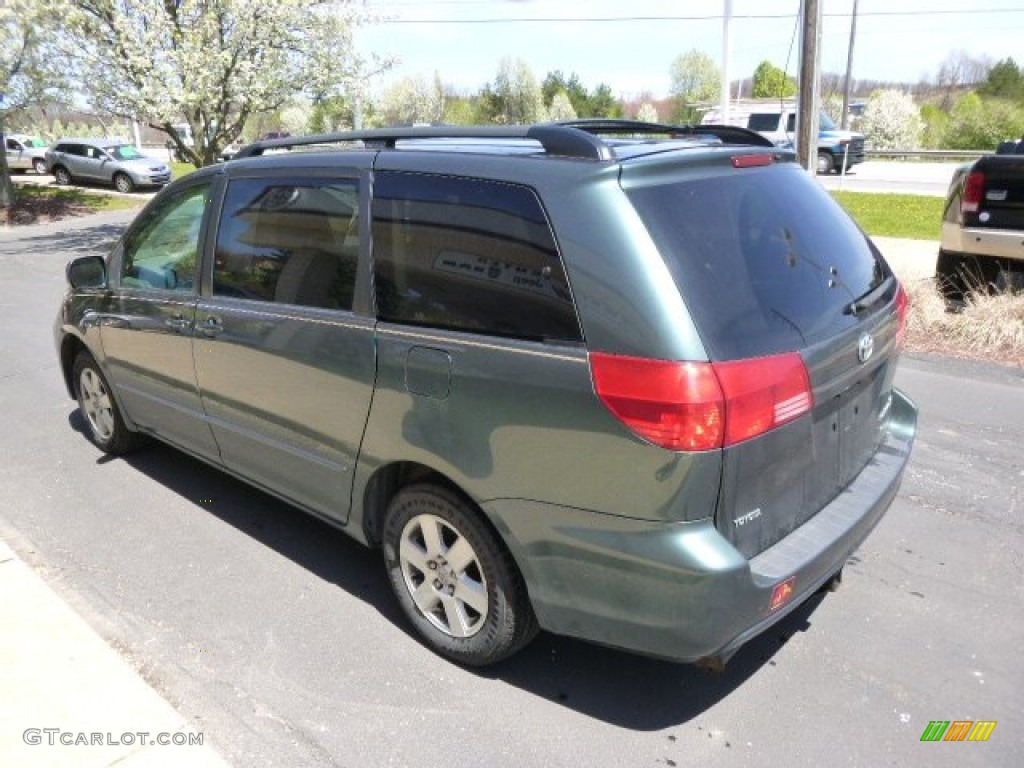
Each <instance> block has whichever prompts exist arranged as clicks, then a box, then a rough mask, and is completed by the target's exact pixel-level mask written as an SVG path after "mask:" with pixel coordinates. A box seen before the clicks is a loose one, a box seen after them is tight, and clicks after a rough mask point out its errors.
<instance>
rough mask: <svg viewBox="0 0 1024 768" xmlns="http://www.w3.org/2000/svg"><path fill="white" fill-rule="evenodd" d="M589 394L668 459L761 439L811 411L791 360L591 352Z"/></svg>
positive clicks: (802, 373)
mask: <svg viewBox="0 0 1024 768" xmlns="http://www.w3.org/2000/svg"><path fill="white" fill-rule="evenodd" d="M590 366H591V371H592V373H593V377H594V388H595V390H596V391H597V394H598V396H599V397H600V398H601V400H602V402H604V404H605V406H606V407H607V408H608V410H609V411H611V412H612V414H613V415H614V416H615V417H616V418H618V419H619V420H620V421H621V422H622V423H623V424H625V425H626V426H627V427H628V428H629V429H630V430H632V431H633V432H634V433H636V434H638V435H640V436H641V437H643V438H644V439H646V440H649V441H650V442H652V443H654V444H655V445H659V446H661V447H662V448H668V449H670V450H674V451H708V450H713V449H715V448H721V447H723V446H727V445H732V444H734V443H738V442H740V441H742V440H748V439H750V438H752V437H756V436H757V435H760V434H763V433H764V432H767V431H769V430H771V429H774V428H775V427H778V426H780V425H782V424H785V423H786V422H788V421H792V420H793V419H795V418H797V417H799V416H800V415H801V414H804V413H806V412H807V411H809V410H810V409H811V405H812V402H813V400H812V395H811V388H810V383H809V380H808V377H807V368H806V367H805V366H804V363H803V360H802V359H801V357H800V355H798V354H797V353H795V352H791V353H788V354H784V355H777V356H774V357H761V358H753V359H750V360H737V361H734V362H727V363H685V362H672V361H666V360H647V359H642V358H636V357H623V356H619V355H608V354H604V353H601V352H592V353H591V355H590Z"/></svg>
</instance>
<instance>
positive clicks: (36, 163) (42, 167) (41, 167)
mask: <svg viewBox="0 0 1024 768" xmlns="http://www.w3.org/2000/svg"><path fill="white" fill-rule="evenodd" d="M32 170H34V171H35V172H36V173H37V174H39V175H40V176H44V175H46V161H45V160H43V159H42V158H41V157H37V158H36V159H35V160H33V161H32Z"/></svg>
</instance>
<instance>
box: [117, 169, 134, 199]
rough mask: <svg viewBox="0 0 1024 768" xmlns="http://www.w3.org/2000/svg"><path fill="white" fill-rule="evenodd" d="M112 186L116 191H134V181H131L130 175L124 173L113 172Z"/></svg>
mask: <svg viewBox="0 0 1024 768" xmlns="http://www.w3.org/2000/svg"><path fill="white" fill-rule="evenodd" d="M114 188H115V189H116V190H117V191H118V192H123V193H124V194H126V195H127V194H128V193H129V192H134V191H135V182H134V181H132V179H131V177H130V176H129V175H128V174H126V173H115V174H114Z"/></svg>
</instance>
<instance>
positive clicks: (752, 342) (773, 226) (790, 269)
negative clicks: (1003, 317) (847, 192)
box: [627, 164, 889, 360]
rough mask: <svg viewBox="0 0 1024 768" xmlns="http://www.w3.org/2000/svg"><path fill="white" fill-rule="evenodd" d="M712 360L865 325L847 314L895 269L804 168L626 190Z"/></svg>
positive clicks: (795, 345)
mask: <svg viewBox="0 0 1024 768" xmlns="http://www.w3.org/2000/svg"><path fill="white" fill-rule="evenodd" d="M627 194H628V195H629V198H630V200H631V201H632V203H633V205H634V207H635V208H636V209H637V211H638V213H639V214H640V216H641V218H642V219H643V221H644V223H645V224H646V225H647V229H648V231H649V232H650V233H651V236H652V237H653V239H654V241H655V243H656V244H657V246H658V248H659V250H660V251H661V253H662V256H663V257H664V259H665V261H666V263H667V264H668V267H669V269H670V270H671V272H672V275H673V277H674V279H675V282H676V285H677V286H678V288H679V291H680V293H681V294H682V295H683V298H684V299H685V300H686V303H687V306H688V307H689V308H690V311H691V313H692V314H693V317H694V319H695V321H696V322H697V327H698V329H699V331H700V333H701V337H702V338H703V340H704V343H705V345H706V346H707V348H708V352H709V353H710V355H711V357H712V359H715V360H735V359H742V358H748V357H758V356H761V355H768V354H775V353H778V352H785V351H791V350H796V349H800V348H801V347H803V346H806V345H807V344H809V343H813V342H816V341H820V340H821V339H824V338H827V337H828V336H830V335H832V334H834V333H837V332H839V331H841V330H843V329H845V328H848V327H849V326H850V325H851V324H853V323H855V322H856V318H855V317H853V316H852V315H851V314H850V313H848V312H844V310H845V309H846V308H847V307H849V305H850V304H851V303H852V302H854V301H855V300H856V299H859V298H861V297H863V296H864V295H865V294H867V293H869V292H870V291H872V290H873V289H874V288H876V287H877V286H879V285H880V284H881V283H882V282H883V281H884V280H885V279H886V278H887V277H888V276H889V271H888V268H887V267H886V266H885V263H884V262H883V261H882V258H881V256H880V255H879V253H878V251H877V250H876V249H875V247H874V246H873V245H872V244H871V242H870V241H869V240H868V239H867V237H866V236H865V235H864V234H863V232H861V230H860V229H859V228H858V227H857V225H856V224H854V223H853V221H852V220H851V219H850V217H849V216H847V215H846V213H845V212H844V211H843V210H842V209H841V208H840V207H839V205H838V204H837V203H835V202H834V201H833V200H832V198H831V197H829V195H828V194H827V193H826V192H824V191H823V190H822V189H821V187H820V186H819V185H818V184H817V182H816V181H814V180H812V179H811V178H810V177H809V176H808V175H807V174H806V173H805V172H804V171H803V170H802V169H801V168H800V167H799V166H797V165H796V164H786V165H779V166H772V167H768V168H747V169H742V170H737V171H732V170H731V169H730V171H729V172H726V173H722V174H720V175H711V176H705V177H703V178H696V179H692V180H688V181H676V182H669V183H660V184H659V183H653V184H644V185H643V186H640V187H630V186H627Z"/></svg>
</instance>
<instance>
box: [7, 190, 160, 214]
mask: <svg viewBox="0 0 1024 768" xmlns="http://www.w3.org/2000/svg"><path fill="white" fill-rule="evenodd" d="M15 196H16V199H17V201H18V202H19V203H22V204H24V205H26V206H28V207H32V208H45V209H52V210H54V211H59V210H60V209H64V208H67V209H71V208H75V209H79V210H81V209H82V208H84V209H86V210H87V211H88V212H89V213H100V212H101V211H123V210H127V209H128V208H138V207H139V206H141V205H142V204H143V203H145V202H146V201H145V200H142V199H133V198H130V197H121V196H116V195H104V194H97V193H94V192H88V191H86V190H81V189H62V188H58V187H37V186H35V185H33V184H20V185H18V188H17V191H16V193H15Z"/></svg>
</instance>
